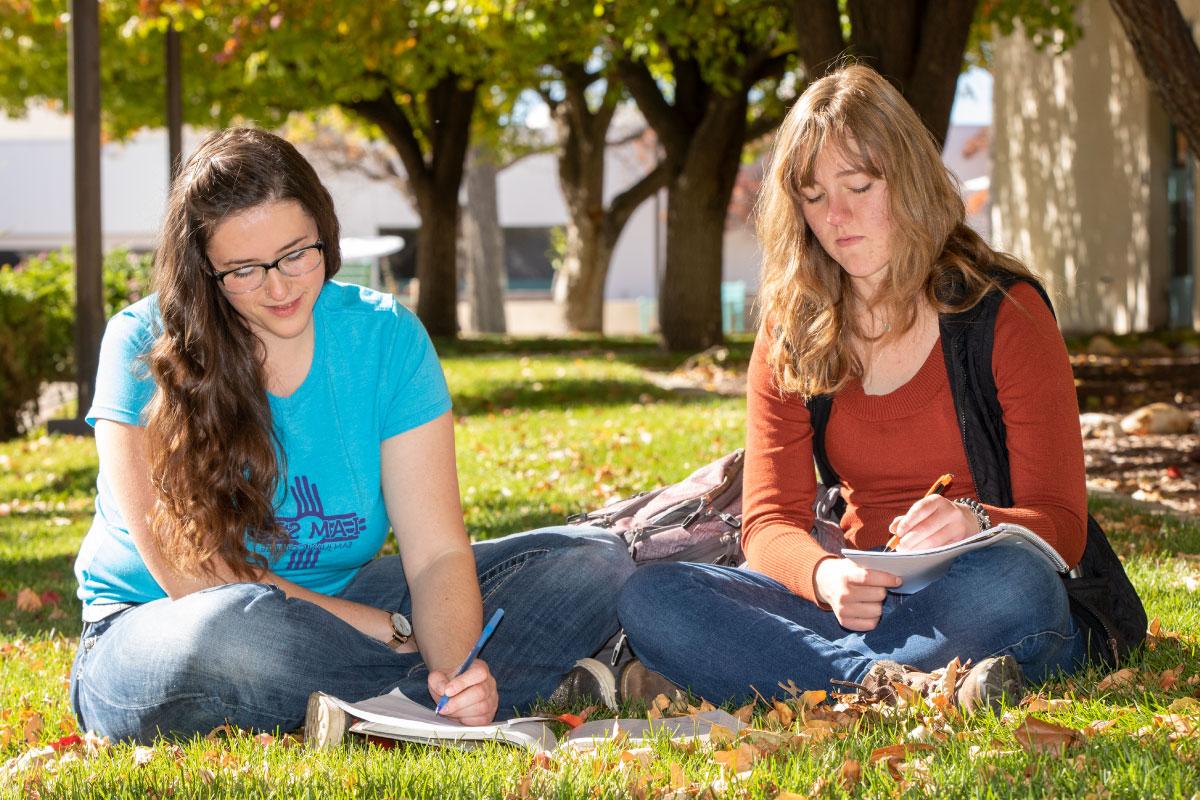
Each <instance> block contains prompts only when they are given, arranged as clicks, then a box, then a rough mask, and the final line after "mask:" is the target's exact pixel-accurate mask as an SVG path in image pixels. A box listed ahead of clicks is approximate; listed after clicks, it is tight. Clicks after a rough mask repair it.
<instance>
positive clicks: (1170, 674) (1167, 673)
mask: <svg viewBox="0 0 1200 800" xmlns="http://www.w3.org/2000/svg"><path fill="white" fill-rule="evenodd" d="M1182 674H1183V664H1180V665H1179V666H1178V667H1176V668H1175V669H1164V670H1163V671H1162V672H1161V673H1159V675H1158V688H1160V689H1162V690H1163V691H1164V692H1169V691H1171V690H1172V689H1174V688H1175V686H1176V685H1177V684H1178V683H1179V676H1180V675H1182Z"/></svg>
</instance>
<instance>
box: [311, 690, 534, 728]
mask: <svg viewBox="0 0 1200 800" xmlns="http://www.w3.org/2000/svg"><path fill="white" fill-rule="evenodd" d="M331 699H332V700H333V701H334V702H335V703H337V704H338V705H339V706H341V707H342V709H343V710H344V711H345V712H346V713H348V714H349V715H350V716H352V717H357V718H358V719H361V720H366V721H367V722H375V723H379V724H382V725H387V726H390V727H393V728H403V729H404V730H406V731H411V732H412V733H413V734H414V735H424V736H430V737H432V736H433V735H435V734H443V735H447V736H462V735H463V734H467V733H479V734H488V733H494V732H495V731H496V729H497V728H500V727H504V726H512V725H516V724H520V723H522V722H542V721H545V720H548V719H550V718H549V717H519V718H517V719H510V720H501V721H500V722H495V723H493V724H491V725H463V724H462V723H459V722H456V721H454V720H452V719H447V718H446V717H441V716H438V715H437V714H435V713H433V709H432V708H426V707H425V706H423V705H421V704H420V703H418V702H416V701H415V700H412V699H411V698H409V697H408V696H407V695H405V694H404V692H402V691H400V690H399V689H393V690H392V691H390V692H388V693H387V694H384V695H380V696H379V697H371V698H368V699H366V700H361V701H359V702H357V703H348V702H346V701H345V700H339V699H337V698H336V697H334V698H331Z"/></svg>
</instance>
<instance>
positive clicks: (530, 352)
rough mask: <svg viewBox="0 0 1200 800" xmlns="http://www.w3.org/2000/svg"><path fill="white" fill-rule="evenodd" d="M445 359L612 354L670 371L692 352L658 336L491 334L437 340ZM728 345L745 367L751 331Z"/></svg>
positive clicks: (733, 362)
mask: <svg viewBox="0 0 1200 800" xmlns="http://www.w3.org/2000/svg"><path fill="white" fill-rule="evenodd" d="M435 346H436V349H437V353H438V356H439V357H441V358H488V357H508V358H511V357H518V356H529V357H537V356H559V357H564V356H576V357H579V358H607V357H608V355H609V354H610V353H611V354H612V356H613V359H614V360H615V361H618V362H621V363H625V364H632V365H634V366H638V367H642V368H643V369H654V370H663V371H670V370H673V369H675V368H677V367H678V366H679V365H681V364H683V363H684V362H685V361H687V359H688V358H689V357H691V356H692V355H693V354H692V353H673V352H670V351H668V350H664V349H663V348H662V346H661V345H660V344H659V342H658V340H657V339H653V338H651V337H647V336H637V337H612V338H604V337H589V336H580V337H578V338H555V339H552V338H545V339H542V338H529V337H520V338H515V337H504V336H487V337H480V338H472V339H447V338H438V339H436V340H435ZM724 347H725V348H726V349H728V351H729V356H728V361H727V362H726V363H727V364H728V365H729V366H733V367H739V366H740V367H743V368H744V367H745V365H746V364H747V363H748V362H749V360H750V351H751V350H752V349H753V347H754V337H753V336H752V335H751V334H737V335H734V336H731V337H729V338H728V339H727V341H726V342H725V344H724Z"/></svg>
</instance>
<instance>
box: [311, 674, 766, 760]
mask: <svg viewBox="0 0 1200 800" xmlns="http://www.w3.org/2000/svg"><path fill="white" fill-rule="evenodd" d="M325 699H327V700H328V701H330V702H331V703H333V704H335V705H336V706H337V707H338V708H339V709H341V710H342V711H343V712H345V713H346V714H347V715H349V716H350V717H351V718H353V720H354V722H353V724H351V725H350V727H349V730H350V731H351V732H353V733H360V734H365V735H368V736H379V737H383V738H387V739H399V740H401V741H407V742H420V743H424V744H434V745H444V746H457V747H470V746H474V745H477V744H480V743H482V742H488V741H497V742H504V743H507V744H513V745H518V746H521V747H528V748H529V749H531V750H553V749H554V748H555V747H558V746H564V747H565V746H570V747H575V748H579V749H591V748H593V747H595V746H596V745H598V744H600V743H603V742H604V741H606V740H610V739H613V738H614V737H617V736H627V737H628V738H629V740H631V741H632V740H637V739H642V738H647V737H653V736H658V735H660V734H663V733H667V734H669V735H670V736H671V737H673V738H680V739H700V740H707V738H708V735H709V733H710V732H711V731H712V728H713V726H714V725H720V726H722V727H724V728H727V729H728V730H730V731H732V732H734V733H736V732H737V731H740V730H741V729H742V728H744V727H745V725H744V724H742V723H741V722H740V721H738V719H737V718H736V717H734V716H733V715H731V714H728V713H726V712H724V711H706V712H703V713H700V714H696V715H693V716H689V717H668V718H665V719H657V720H648V719H602V720H595V721H593V722H586V723H584V724H583V725H580V726H579V727H577V728H575V729H574V730H572V731H571V732H570V733H569V734H567V735H566V736H564V737H563V740H562V742H561V743H560V742H559V741H558V739H557V737H555V735H554V733H553V732H552V731H551V730H550V726H549V725H548V724H547V723H548V722H549V721H550V720H551V718H550V717H518V718H516V719H509V720H504V721H501V722H494V723H492V724H490V725H462V724H460V723H458V722H455V721H454V720H451V719H447V718H445V717H440V716H437V715H435V714H434V713H433V710H432V709H430V708H426V707H425V706H423V705H421V704H420V703H417V702H415V701H414V700H412V699H410V698H408V697H407V696H405V695H404V693H403V692H401V691H400V690H399V689H393V690H392V691H391V692H389V693H388V694H385V695H380V696H379V697H372V698H370V699H367V700H363V701H360V702H358V703H348V702H346V701H344V700H338V699H337V698H334V697H329V696H328V695H326V696H325ZM311 709H312V705H311V704H310V713H311Z"/></svg>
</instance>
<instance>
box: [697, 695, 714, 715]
mask: <svg viewBox="0 0 1200 800" xmlns="http://www.w3.org/2000/svg"><path fill="white" fill-rule="evenodd" d="M699 709H700V713H701V714H705V713H707V712H709V711H716V710H717V707H716V706H714V705H713V704H712V703H710V702H708V701H707V700H705V699H704V698H700V706H699Z"/></svg>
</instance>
